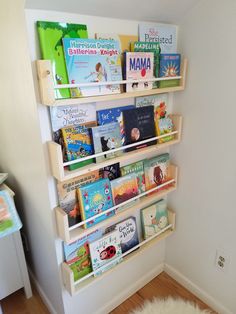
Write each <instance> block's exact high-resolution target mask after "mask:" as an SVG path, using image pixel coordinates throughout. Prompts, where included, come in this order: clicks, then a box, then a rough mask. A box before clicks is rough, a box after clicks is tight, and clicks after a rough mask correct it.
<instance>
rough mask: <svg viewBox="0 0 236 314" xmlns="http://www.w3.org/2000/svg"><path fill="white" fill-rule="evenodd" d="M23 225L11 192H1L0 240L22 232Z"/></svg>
mask: <svg viewBox="0 0 236 314" xmlns="http://www.w3.org/2000/svg"><path fill="white" fill-rule="evenodd" d="M21 227H22V223H21V221H20V218H19V216H18V213H17V211H16V208H15V204H14V201H13V198H12V197H11V196H10V195H9V192H8V191H6V190H4V191H0V238H3V237H5V236H7V235H9V234H11V233H13V232H16V231H18V230H20V228H21Z"/></svg>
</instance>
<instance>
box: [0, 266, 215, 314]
mask: <svg viewBox="0 0 236 314" xmlns="http://www.w3.org/2000/svg"><path fill="white" fill-rule="evenodd" d="M168 296H173V297H180V298H183V299H185V300H190V301H192V302H195V303H197V304H198V305H199V307H200V308H202V309H209V307H208V306H207V305H206V304H204V303H203V302H202V301H201V300H199V299H198V298H197V297H195V296H194V295H193V294H192V293H190V292H189V291H188V290H186V289H185V288H184V287H182V286H181V285H180V284H178V283H177V282H176V281H175V280H173V279H172V278H171V277H169V276H168V275H167V274H166V273H164V272H163V273H161V274H160V275H159V276H157V277H156V278H154V279H153V280H152V281H151V282H149V283H148V284H147V285H146V286H144V287H143V288H142V289H140V290H139V291H137V292H136V293H135V294H134V295H132V296H131V297H130V298H129V299H127V300H126V301H125V302H123V303H122V304H121V305H120V306H118V307H117V308H116V309H114V310H113V311H112V312H111V313H110V314H125V313H128V312H129V311H131V310H132V309H134V308H135V307H138V306H140V305H141V304H143V302H144V301H145V300H147V299H149V300H150V299H152V298H153V297H159V298H165V297H168ZM0 304H1V306H2V310H3V314H49V311H48V310H47V308H46V306H45V305H44V304H43V302H42V300H41V299H40V297H39V295H38V293H37V291H35V290H34V291H33V297H32V298H31V299H29V300H27V299H26V298H25V296H24V291H23V289H21V290H18V291H17V292H15V293H13V294H12V295H10V296H9V297H7V298H5V299H3V300H1V301H0ZM212 313H216V312H213V311H212ZM91 314H92V313H91Z"/></svg>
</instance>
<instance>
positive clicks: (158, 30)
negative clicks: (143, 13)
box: [139, 23, 177, 53]
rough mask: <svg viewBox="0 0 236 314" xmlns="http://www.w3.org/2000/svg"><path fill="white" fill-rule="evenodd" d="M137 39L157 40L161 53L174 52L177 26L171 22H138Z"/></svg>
mask: <svg viewBox="0 0 236 314" xmlns="http://www.w3.org/2000/svg"><path fill="white" fill-rule="evenodd" d="M139 40H140V41H147V42H159V43H160V46H161V52H162V53H175V52H176V49H177V26H176V25H171V24H159V23H155V24H149V23H141V24H139Z"/></svg>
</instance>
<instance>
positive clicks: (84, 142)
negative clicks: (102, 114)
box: [61, 124, 93, 170]
mask: <svg viewBox="0 0 236 314" xmlns="http://www.w3.org/2000/svg"><path fill="white" fill-rule="evenodd" d="M90 126H92V125H91V124H90V125H86V126H85V125H76V126H68V127H65V128H62V129H61V132H62V139H63V143H64V145H63V146H64V149H65V157H66V161H71V160H76V159H79V158H83V157H87V156H89V155H92V154H93V145H92V140H91V136H90V131H89V127H90ZM91 163H93V159H92V158H91V159H88V160H84V161H82V162H80V163H76V164H73V165H69V170H74V169H77V168H81V167H83V166H85V165H88V164H91Z"/></svg>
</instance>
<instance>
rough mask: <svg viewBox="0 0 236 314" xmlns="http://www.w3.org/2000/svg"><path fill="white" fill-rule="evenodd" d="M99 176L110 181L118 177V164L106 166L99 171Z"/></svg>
mask: <svg viewBox="0 0 236 314" xmlns="http://www.w3.org/2000/svg"><path fill="white" fill-rule="evenodd" d="M100 176H101V177H102V178H108V179H109V180H110V181H111V180H114V179H117V178H119V177H120V163H119V162H118V163H115V164H113V165H109V166H106V167H104V168H101V169H100Z"/></svg>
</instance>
